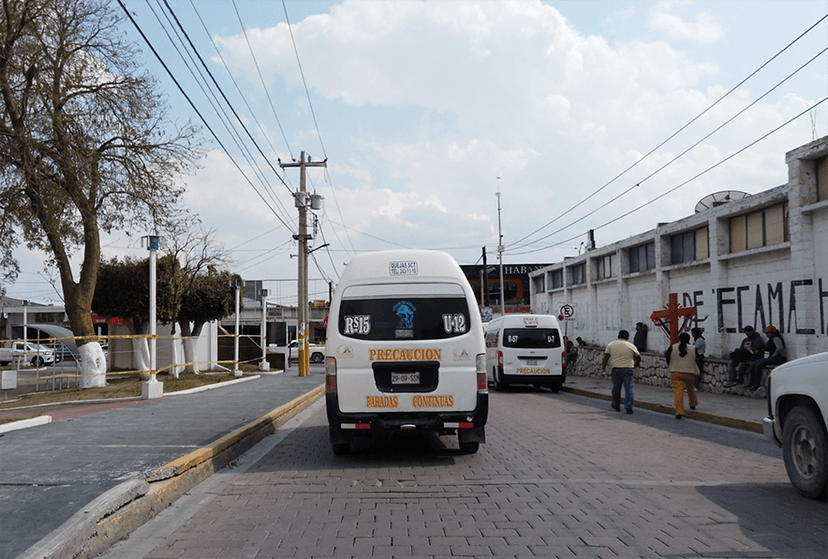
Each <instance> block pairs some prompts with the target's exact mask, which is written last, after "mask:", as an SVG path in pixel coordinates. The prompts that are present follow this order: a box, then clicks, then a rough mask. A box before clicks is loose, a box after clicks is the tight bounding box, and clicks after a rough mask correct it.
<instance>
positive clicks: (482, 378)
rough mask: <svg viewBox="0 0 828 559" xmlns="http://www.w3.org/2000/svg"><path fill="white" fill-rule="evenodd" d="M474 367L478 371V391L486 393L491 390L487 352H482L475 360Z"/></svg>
mask: <svg viewBox="0 0 828 559" xmlns="http://www.w3.org/2000/svg"><path fill="white" fill-rule="evenodd" d="M474 368H475V371H476V372H477V392H478V394H485V393H487V392H489V381H488V380H487V379H486V354H485V353H480V354H478V355H477V357H476V358H475V360H474Z"/></svg>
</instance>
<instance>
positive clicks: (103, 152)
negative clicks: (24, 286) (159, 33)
mask: <svg viewBox="0 0 828 559" xmlns="http://www.w3.org/2000/svg"><path fill="white" fill-rule="evenodd" d="M119 24H120V12H118V11H116V9H115V7H114V6H112V5H110V4H109V3H108V2H106V1H105V0H6V1H3V2H2V3H0V209H2V216H1V217H0V262H4V263H6V262H8V261H10V259H11V260H13V259H12V257H11V251H12V250H13V248H14V247H16V246H18V245H19V244H21V243H25V245H26V246H28V247H29V248H32V249H40V250H43V251H45V252H47V253H48V254H50V256H51V264H52V265H54V266H55V267H56V268H57V269H58V271H59V274H60V282H61V287H62V292H63V297H64V303H65V307H66V314H67V316H68V318H69V323H70V325H71V327H72V331H73V332H74V333H75V335H76V336H83V337H84V338H83V339H81V340H79V345H80V346H81V347H80V349H81V364H82V379H81V386H83V387H89V386H99V385H102V384H104V383H105V377H104V376H103V375H102V374H100V373H101V366H102V363H103V352H102V351H101V348H100V345H99V344H98V343H97V342H96V341H95V340H96V338H95V331H94V327H93V325H92V319H91V315H90V309H91V305H92V298H93V295H94V293H95V285H96V283H97V281H98V272H99V267H100V264H101V247H100V232H101V231H104V232H110V231H113V230H120V231H127V232H128V231H130V230H132V229H137V230H140V231H146V232H154V231H158V230H162V231H163V230H167V228H168V223H169V222H173V221H177V220H180V218H181V216H180V215H179V210H178V205H177V204H178V201H179V198H180V196H181V194H182V192H183V186H182V184H181V183H180V182H178V177H179V176H180V175H181V174H182V173H185V172H188V171H190V170H192V169H193V166H194V164H195V162H196V161H197V159H198V158H199V157H200V156H201V154H202V148H201V144H200V140H199V139H198V136H197V130H196V129H195V128H194V127H192V126H190V125H184V126H174V125H173V124H172V123H170V122H169V120H168V118H167V111H166V107H165V106H164V104H163V103H162V101H161V98H160V97H159V95H158V93H157V92H156V89H157V86H156V83H155V82H154V80H153V79H152V78H151V77H150V76H148V75H146V74H140V73H139V71H138V70H139V69H138V67H137V62H136V56H135V54H136V48H135V45H133V44H131V43H129V42H127V41H126V40H125V39H124V34H123V32H122V31H121V29H120V28H119ZM76 252H80V254H81V258H80V262H81V263H80V268H79V270H78V271H77V273H76V271H75V270H74V269H73V264H72V256H73V255H74V254H75V253H76ZM87 345H88V346H89V347H85V346H87ZM104 372H105V370H104Z"/></svg>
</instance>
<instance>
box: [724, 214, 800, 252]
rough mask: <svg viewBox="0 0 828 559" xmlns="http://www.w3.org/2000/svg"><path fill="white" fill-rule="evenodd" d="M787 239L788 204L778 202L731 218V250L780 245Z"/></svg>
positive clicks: (738, 250) (739, 250) (740, 250)
mask: <svg viewBox="0 0 828 559" xmlns="http://www.w3.org/2000/svg"><path fill="white" fill-rule="evenodd" d="M787 240H788V205H787V204H777V205H775V206H770V207H768V208H762V209H761V210H758V211H755V212H751V213H749V214H744V215H739V216H736V217H732V218H730V252H742V251H743V250H750V249H752V248H759V247H763V246H772V245H778V244H781V243H784V242H785V241H787Z"/></svg>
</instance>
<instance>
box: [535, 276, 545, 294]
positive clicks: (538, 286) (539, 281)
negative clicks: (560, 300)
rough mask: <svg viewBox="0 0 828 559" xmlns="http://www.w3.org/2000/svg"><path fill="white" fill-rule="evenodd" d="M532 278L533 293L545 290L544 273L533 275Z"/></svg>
mask: <svg viewBox="0 0 828 559" xmlns="http://www.w3.org/2000/svg"><path fill="white" fill-rule="evenodd" d="M534 280H535V293H543V292H544V291H546V288H545V287H544V275H543V274H541V275H539V276H537V277H535V278H534Z"/></svg>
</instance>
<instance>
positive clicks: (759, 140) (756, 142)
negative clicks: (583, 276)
mask: <svg viewBox="0 0 828 559" xmlns="http://www.w3.org/2000/svg"><path fill="white" fill-rule="evenodd" d="M826 101H828V97H824V98H822V99H821V100H820V101H818V102H817V103H815V104H814V105H811V106H810V107H808V108H807V109H805V110H804V111H802V112H800V113H799V114H797V115H796V116H794V117H792V118H790V119H788V120H787V121H785V122H784V123H782V124H780V125H779V126H777V127H776V128H774V129H773V130H771V131H770V132H767V133H766V134H764V135H762V136H761V137H759V138H757V139H756V140H754V141H752V142H751V143H749V144H748V145H746V146H744V147H743V148H741V149H739V150H737V151H735V152H733V153H732V154H730V155H728V156H727V157H725V158H724V159H721V160H720V161H719V162H718V163H715V164H714V165H711V166H710V167H708V168H707V169H705V170H703V171H701V172H699V173H697V174H696V175H694V176H692V177H691V178H689V179H687V180H686V181H684V182H682V183H679V184H678V185H676V186H674V187H672V188H670V189H669V190H666V191H665V192H662V193H661V194H659V195H658V196H656V197H655V198H653V199H652V200H649V201H647V202H644V203H643V204H641V205H640V206H638V207H636V208H633V209H632V210H629V211H627V212H625V213H623V214H621V215H619V216H618V217H615V218H613V219H611V220H610V221H607V222H605V223H603V224H601V225H599V226H597V227H593V228H592V230H598V229H603V228H604V227H607V226H609V225H612V224H613V223H615V222H617V221H619V220H621V219H624V218H625V217H627V216H629V215H632V214H634V213H635V212H637V211H639V210H641V209H643V208H645V207H647V206H649V205H650V204H653V203H655V202H657V201H658V200H660V199H662V198H664V197H665V196H667V195H668V194H672V193H673V192H675V191H676V190H678V189H680V188H682V187H684V186H687V185H688V184H690V183H691V182H693V181H694V180H696V179H698V178H699V177H702V176H704V175H706V174H707V173H709V172H710V171H712V170H713V169H716V168H717V167H719V166H721V165H723V164H724V163H726V162H728V161H730V160H731V159H733V158H734V157H736V156H737V155H739V154H741V153H743V152H744V151H746V150H748V149H750V148H752V147H753V146H754V145H756V144H758V143H759V142H761V141H762V140H764V139H765V138H768V137H769V136H771V135H772V134H775V133H776V132H778V131H779V130H781V129H782V128H784V127H786V126H788V125H789V124H791V123H793V122H794V121H795V120H797V119H798V118H801V117H802V116H804V115H806V114H808V113H809V112H810V111H811V110H813V109H814V108H815V107H818V106H819V105H821V104H823V103H825V102H826ZM561 230H562V229H561ZM561 230H559V231H558V232H560V231H561ZM582 235H583V233H581V234H579V235H576V236H574V237H570V238H569V239H566V240H564V241H560V242H558V243H554V244H551V245H547V246H544V247H540V248H538V249H535V250H529V251H525V252H519V253H514V254H513V255H515V256H517V255H523V254H532V253H534V252H539V251H541V250H546V249H549V248H554V247H557V246H561V245H563V244H567V243H570V242H572V241H573V240H575V239H579V238H581V237H582Z"/></svg>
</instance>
